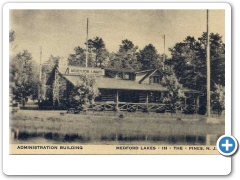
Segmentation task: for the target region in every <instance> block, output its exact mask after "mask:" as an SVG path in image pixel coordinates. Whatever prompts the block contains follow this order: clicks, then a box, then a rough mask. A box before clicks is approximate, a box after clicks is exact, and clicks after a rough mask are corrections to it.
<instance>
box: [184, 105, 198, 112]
mask: <svg viewBox="0 0 240 180" xmlns="http://www.w3.org/2000/svg"><path fill="white" fill-rule="evenodd" d="M183 113H185V114H194V113H195V107H194V106H191V105H188V106H185V107H184V108H183Z"/></svg>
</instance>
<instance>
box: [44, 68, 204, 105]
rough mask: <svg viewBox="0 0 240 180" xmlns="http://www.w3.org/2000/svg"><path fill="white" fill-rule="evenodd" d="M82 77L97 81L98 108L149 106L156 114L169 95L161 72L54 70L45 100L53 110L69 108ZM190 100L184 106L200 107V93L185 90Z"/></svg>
mask: <svg viewBox="0 0 240 180" xmlns="http://www.w3.org/2000/svg"><path fill="white" fill-rule="evenodd" d="M80 74H87V75H90V76H94V77H96V82H97V87H98V90H99V92H100V95H99V96H98V97H96V98H95V99H94V103H95V104H96V105H107V106H108V107H110V108H111V107H114V106H117V107H118V108H119V109H120V110H127V109H129V108H135V109H137V110H139V109H142V108H143V107H144V106H147V107H148V108H150V109H153V110H156V109H157V108H160V107H161V106H163V105H164V97H165V96H166V94H167V93H168V89H167V87H166V86H165V85H164V78H165V76H166V73H163V72H161V71H160V70H159V69H151V70H127V69H120V70H119V69H114V68H105V69H100V68H85V67H74V66H71V67H70V66H69V67H66V68H57V67H55V68H53V70H52V72H51V74H50V76H49V78H48V79H47V81H46V91H45V92H46V93H45V99H46V100H47V101H48V102H49V105H51V106H53V107H60V106H61V107H66V104H69V101H70V99H71V91H72V90H73V88H74V86H77V85H78V84H79V81H80V78H79V75H80ZM183 92H184V93H185V95H186V96H187V97H188V98H185V100H183V103H184V104H186V103H187V104H194V105H195V106H196V108H198V107H199V95H200V92H199V91H195V90H191V89H187V88H184V89H183Z"/></svg>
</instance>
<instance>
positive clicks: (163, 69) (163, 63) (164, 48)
mask: <svg viewBox="0 0 240 180" xmlns="http://www.w3.org/2000/svg"><path fill="white" fill-rule="evenodd" d="M163 47H164V49H163V70H164V69H165V58H166V57H165V34H164V35H163Z"/></svg>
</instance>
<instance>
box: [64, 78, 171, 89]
mask: <svg viewBox="0 0 240 180" xmlns="http://www.w3.org/2000/svg"><path fill="white" fill-rule="evenodd" d="M63 76H64V77H65V78H66V79H67V80H68V81H70V82H71V83H72V84H73V85H77V84H78V83H79V82H80V79H79V77H78V76H69V75H63ZM96 79H97V87H98V88H99V89H116V90H117V89H118V90H138V91H167V88H166V87H164V86H162V85H160V84H151V85H149V84H139V83H138V82H136V81H130V80H122V79H114V78H106V77H97V78H96Z"/></svg>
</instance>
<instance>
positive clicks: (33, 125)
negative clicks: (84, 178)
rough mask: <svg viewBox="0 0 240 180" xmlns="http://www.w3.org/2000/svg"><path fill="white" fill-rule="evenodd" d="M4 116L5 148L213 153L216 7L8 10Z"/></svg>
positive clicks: (217, 120)
mask: <svg viewBox="0 0 240 180" xmlns="http://www.w3.org/2000/svg"><path fill="white" fill-rule="evenodd" d="M6 96H7V95H6ZM9 118H10V119H9V144H10V152H9V153H10V154H35V153H36V154H71V153H74V154H219V153H218V151H217V149H216V148H215V145H216V143H217V140H218V138H219V137H220V136H222V135H224V134H225V9H157V8H156V9H106V10H104V9H79V10H78V9H52V10H50V9H10V10H9ZM64 150H65V151H64Z"/></svg>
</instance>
